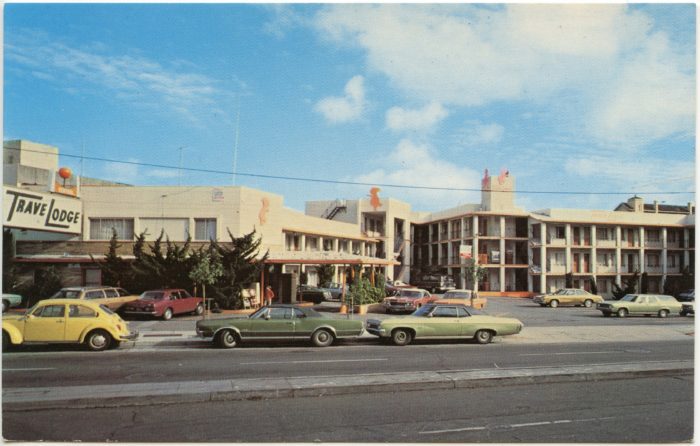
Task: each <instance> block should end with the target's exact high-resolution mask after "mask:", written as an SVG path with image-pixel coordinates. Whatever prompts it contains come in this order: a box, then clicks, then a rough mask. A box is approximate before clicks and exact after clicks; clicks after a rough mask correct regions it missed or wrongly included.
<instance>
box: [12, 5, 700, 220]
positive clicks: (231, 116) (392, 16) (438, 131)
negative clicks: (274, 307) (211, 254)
mask: <svg viewBox="0 0 700 446" xmlns="http://www.w3.org/2000/svg"><path fill="white" fill-rule="evenodd" d="M695 17H696V8H695V5H694V4H648V5H607V4H596V5H567V4H560V5H557V4H550V5H527V4H511V5H508V6H505V5H499V4H472V5H464V4H442V5H430V4H411V5H396V4H381V5H373V4H369V5H368V4H364V5H359V4H357V5H352V4H349V5H348V4H301V5H298V4H297V5H293V4H278V5H263V4H236V5H233V4H209V5H193V4H189V5H188V4H151V5H143V4H12V3H10V4H6V6H5V21H4V28H5V29H4V31H5V34H4V85H5V88H4V139H5V140H8V139H28V140H32V141H36V142H41V143H45V144H50V145H55V146H57V147H59V149H60V150H61V152H62V153H64V154H70V155H80V154H81V153H84V154H85V156H87V157H95V158H107V159H116V160H126V161H130V162H134V163H145V164H158V165H168V166H178V165H179V164H180V156H181V155H182V165H183V166H184V167H185V168H197V169H206V170H213V171H223V172H232V171H233V165H234V147H235V145H236V127H237V126H236V122H237V116H239V118H238V122H239V123H238V157H237V159H236V170H237V171H238V172H241V173H249V174H260V175H270V176H282V177H296V178H314V179H324V180H336V181H346V182H360V183H370V184H397V185H406V186H427V187H447V188H454V189H479V187H480V179H481V177H482V176H483V172H484V169H486V168H487V169H489V171H490V173H492V174H498V173H499V171H500V170H501V169H508V170H509V171H510V173H511V175H513V176H515V178H516V189H517V190H519V191H556V192H567V191H574V192H585V193H584V194H576V195H571V194H561V195H560V194H557V195H547V194H536V193H525V192H520V193H518V194H517V195H516V204H518V205H519V206H521V207H523V208H525V209H527V210H535V209H540V208H547V207H564V208H569V207H570V208H595V209H612V208H613V207H614V206H615V205H616V204H617V203H619V202H621V201H624V200H626V199H627V198H628V196H626V195H605V194H599V193H600V192H603V193H611V192H631V191H634V192H639V193H640V194H641V195H642V196H643V197H644V198H645V199H646V200H647V201H648V202H651V201H652V200H659V201H665V202H667V203H669V204H671V203H672V204H685V203H686V202H688V201H695V195H694V190H695V121H696V116H695V113H696V111H695V105H696V100H695V94H696V93H695V66H696V60H695V32H696V31H695ZM180 147H184V148H183V149H182V150H180V149H179V148H180ZM60 162H61V165H66V166H70V167H72V168H73V170H74V172H80V171H81V170H82V172H83V175H85V176H91V177H98V178H106V179H111V180H115V181H123V182H127V183H130V184H138V185H157V184H169V185H177V184H182V185H230V184H233V182H234V178H233V177H232V175H230V174H217V173H201V172H192V171H187V170H183V171H181V172H179V171H178V169H166V168H157V167H149V166H139V165H134V164H132V165H124V164H117V163H106V162H100V161H93V160H85V161H84V162H83V164H82V167H81V164H80V161H79V160H78V159H76V158H69V157H62V159H61V161H60ZM235 183H236V184H239V185H246V186H249V187H253V188H258V189H263V190H267V191H270V192H274V193H278V194H281V195H284V197H285V203H286V205H287V206H290V207H293V208H297V209H303V204H304V202H305V201H307V200H318V199H335V198H361V197H365V196H367V195H368V191H369V187H368V186H366V185H338V184H327V183H308V182H296V181H289V180H279V179H265V178H258V177H250V176H244V175H238V176H237V177H236V178H235ZM678 191H680V192H688V193H684V194H680V195H676V194H669V193H667V192H678ZM380 196H384V197H387V196H391V197H394V198H397V199H400V200H403V201H407V202H409V203H411V204H412V205H413V208H414V209H415V210H426V211H431V210H440V209H444V208H447V207H451V206H455V205H458V204H462V203H474V202H478V201H479V199H480V195H479V193H477V192H469V191H434V190H421V189H411V188H390V187H384V188H383V189H382V191H381V192H380Z"/></svg>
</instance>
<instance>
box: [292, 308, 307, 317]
mask: <svg viewBox="0 0 700 446" xmlns="http://www.w3.org/2000/svg"><path fill="white" fill-rule="evenodd" d="M294 317H295V318H297V319H303V318H305V317H306V314H304V312H303V311H301V310H300V309H298V308H295V309H294Z"/></svg>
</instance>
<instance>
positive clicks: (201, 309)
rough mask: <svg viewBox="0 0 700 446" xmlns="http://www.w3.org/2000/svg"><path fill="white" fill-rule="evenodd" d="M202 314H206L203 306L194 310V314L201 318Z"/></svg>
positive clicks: (198, 306) (199, 305) (198, 305)
mask: <svg viewBox="0 0 700 446" xmlns="http://www.w3.org/2000/svg"><path fill="white" fill-rule="evenodd" d="M202 313H204V307H203V306H202V304H197V306H196V307H195V309H194V314H196V315H197V316H200V315H201V314H202Z"/></svg>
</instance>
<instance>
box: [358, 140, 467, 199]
mask: <svg viewBox="0 0 700 446" xmlns="http://www.w3.org/2000/svg"><path fill="white" fill-rule="evenodd" d="M384 165H386V166H387V167H385V168H382V169H377V170H374V171H372V172H370V173H367V174H365V175H360V176H358V177H356V178H353V179H352V180H353V181H357V182H362V183H374V184H396V185H405V186H424V187H440V188H456V189H479V188H480V187H481V183H480V181H481V176H480V173H479V172H477V171H475V170H472V169H470V168H467V167H463V166H458V165H456V164H453V163H451V162H449V161H446V160H444V159H440V158H439V157H438V156H437V155H436V154H435V153H434V151H433V150H432V148H431V147H430V146H428V145H426V144H416V143H414V142H412V141H411V140H408V139H403V140H401V141H400V142H399V144H398V145H397V146H396V147H395V148H394V149H393V150H392V151H391V152H390V153H389V155H388V156H387V157H386V159H385V160H384ZM387 195H390V192H389V191H387ZM400 196H401V199H402V200H406V201H408V202H410V203H411V204H412V205H413V207H414V209H417V210H426V211H432V210H437V209H442V208H445V207H449V206H456V205H458V204H460V203H464V202H465V201H469V202H472V203H478V202H479V201H480V193H479V192H466V191H444V190H427V189H403V190H401V194H400Z"/></svg>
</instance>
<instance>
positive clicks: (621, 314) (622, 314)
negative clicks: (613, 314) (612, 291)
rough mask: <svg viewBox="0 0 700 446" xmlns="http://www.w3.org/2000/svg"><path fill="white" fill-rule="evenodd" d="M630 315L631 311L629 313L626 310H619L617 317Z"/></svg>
mask: <svg viewBox="0 0 700 446" xmlns="http://www.w3.org/2000/svg"><path fill="white" fill-rule="evenodd" d="M628 314H629V311H627V309H626V308H620V309H619V310H617V317H627V315H628Z"/></svg>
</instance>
